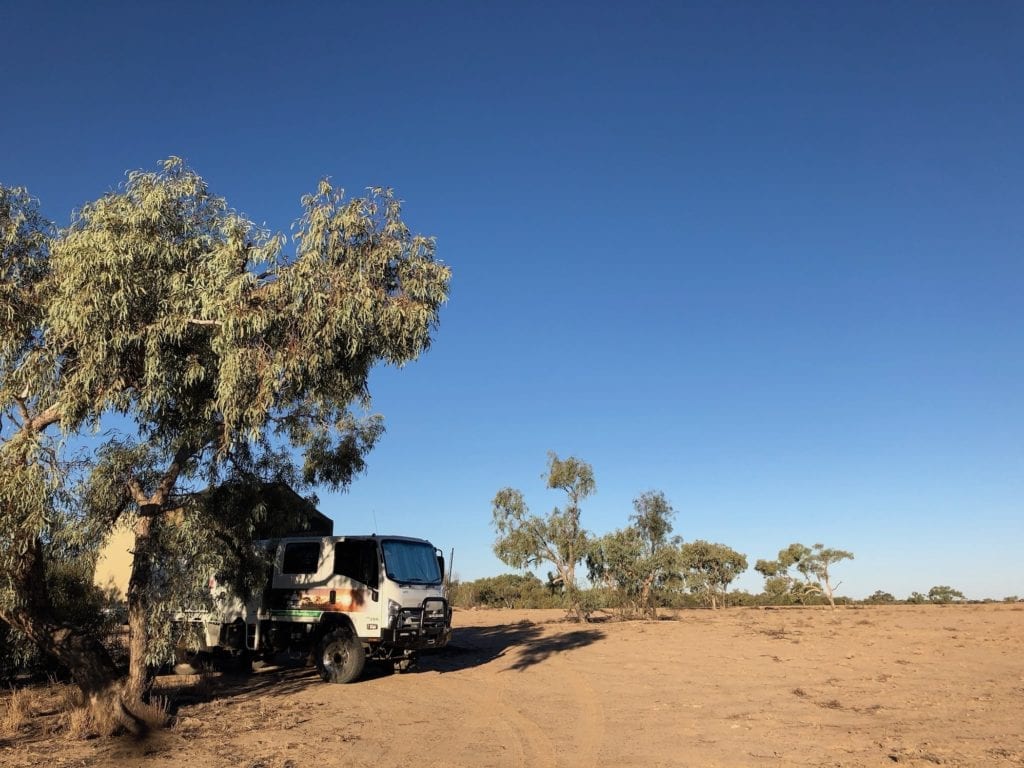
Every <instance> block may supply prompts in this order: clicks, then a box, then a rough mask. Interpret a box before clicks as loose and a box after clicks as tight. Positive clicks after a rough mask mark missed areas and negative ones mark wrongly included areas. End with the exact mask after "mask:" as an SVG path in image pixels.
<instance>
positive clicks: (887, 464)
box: [0, 2, 1024, 598]
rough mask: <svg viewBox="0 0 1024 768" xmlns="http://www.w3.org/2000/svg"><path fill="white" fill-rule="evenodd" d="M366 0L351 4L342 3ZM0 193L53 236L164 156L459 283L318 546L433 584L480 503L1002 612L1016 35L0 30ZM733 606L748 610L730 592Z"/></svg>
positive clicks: (485, 562) (318, 7)
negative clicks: (380, 231) (444, 268)
mask: <svg viewBox="0 0 1024 768" xmlns="http://www.w3.org/2000/svg"><path fill="white" fill-rule="evenodd" d="M371 6H372V7H371ZM0 28H2V29H3V30H4V35H3V37H4V53H3V56H2V59H0V62H2V63H0V67H2V70H0V73H2V78H0V93H2V95H3V104H4V105H5V116H4V118H3V119H2V120H0V181H2V182H3V183H5V184H9V185H23V186H27V187H28V188H29V189H30V191H31V192H32V193H33V194H34V195H35V196H37V197H39V198H40V199H41V201H42V204H43V208H44V210H45V211H46V212H47V213H48V214H49V215H50V216H51V218H54V219H56V220H57V221H58V222H60V223H66V222H67V220H68V215H69V212H70V211H71V209H72V208H74V207H75V206H77V205H79V204H81V203H82V202H84V201H86V200H89V199H93V198H95V197H97V196H99V195H101V194H102V193H104V192H105V191H108V190H110V189H112V188H114V187H116V186H117V185H118V184H119V183H120V182H121V181H122V180H123V173H124V171H126V170H128V169H135V168H153V167H155V165H156V163H157V161H158V160H160V159H162V158H164V157H167V156H169V155H179V156H182V157H184V158H186V160H187V161H188V162H189V164H190V165H192V167H194V168H195V169H196V170H197V171H199V172H200V173H201V174H203V175H204V177H205V178H206V179H207V181H208V182H209V183H210V185H211V187H212V188H213V190H214V191H215V192H217V193H219V194H222V195H224V196H225V197H226V198H227V199H228V200H229V202H230V203H231V204H232V205H233V206H234V207H235V208H237V209H238V210H240V211H242V212H244V213H246V214H247V215H249V216H250V217H252V218H254V219H255V220H257V221H260V222H266V223H267V224H268V225H269V226H270V227H272V228H274V229H279V230H287V228H288V226H289V225H290V223H291V222H292V221H293V220H294V219H295V218H297V217H298V216H299V213H300V211H299V205H298V200H299V197H300V196H301V195H302V194H304V193H306V192H309V191H311V190H313V189H314V187H315V184H316V181H317V180H318V179H319V178H320V177H321V176H325V175H329V176H331V177H332V179H333V180H334V182H335V183H336V184H338V185H341V186H344V187H346V188H348V189H350V190H352V191H360V190H361V189H362V188H364V187H366V186H368V185H374V184H383V185H389V186H392V187H394V188H395V189H396V191H397V193H398V195H399V196H400V197H401V198H402V199H404V200H405V201H406V208H405V212H406V215H407V218H408V220H409V222H410V224H411V225H412V227H413V228H414V229H415V230H417V231H420V232H423V233H426V234H433V235H436V236H437V239H438V254H439V256H440V258H442V259H443V260H444V261H445V262H446V263H448V264H450V265H451V266H452V269H453V270H454V280H453V284H452V296H451V301H450V303H449V304H448V305H447V306H446V307H445V309H444V311H443V314H442V322H441V328H440V331H439V333H438V334H437V337H436V343H435V345H434V347H433V348H432V349H431V350H430V352H429V353H428V354H427V355H426V356H425V357H424V358H423V359H421V360H420V361H418V362H416V363H415V364H412V365H410V366H408V367H407V368H405V369H403V370H401V371H392V370H381V371H378V372H377V373H375V375H374V377H373V380H372V382H371V389H372V391H373V394H374V399H375V401H374V408H375V410H378V411H379V412H381V413H383V414H384V415H385V417H386V420H387V428H388V432H387V434H386V436H385V438H384V440H383V441H382V443H381V445H380V447H379V448H378V450H376V451H375V452H374V453H373V454H372V455H371V457H370V469H369V472H368V474H367V475H365V476H364V477H362V478H360V479H359V480H358V481H357V482H356V483H355V484H354V485H353V487H352V488H351V490H350V491H349V492H348V493H347V494H343V495H337V494H330V493H322V494H321V497H322V502H323V503H322V507H323V509H324V510H325V511H326V512H328V513H329V514H331V515H332V516H333V517H334V518H335V519H336V521H337V529H338V531H339V532H355V533H359V532H366V531H368V530H370V529H373V528H377V529H378V530H379V531H380V532H398V533H404V534H410V535H423V536H427V537H429V538H431V539H432V540H433V541H434V542H435V543H436V544H438V545H439V546H441V547H443V548H444V549H445V550H448V549H450V548H452V547H454V548H455V551H456V552H455V570H456V571H457V572H458V573H459V574H460V575H461V576H462V577H463V578H474V577H478V576H484V575H491V574H494V573H497V572H501V571H504V570H507V569H506V568H504V566H502V565H501V564H500V563H499V562H498V561H497V560H496V558H495V557H494V556H493V555H492V554H491V551H490V545H491V542H492V539H493V532H492V530H491V527H490V500H491V498H492V497H493V495H494V493H495V492H496V491H497V490H498V489H499V488H501V487H502V486H505V485H512V486H515V487H519V488H521V489H522V490H523V491H524V493H525V494H526V497H527V500H528V502H529V503H530V504H531V507H532V508H533V509H534V510H536V511H546V510H547V509H549V508H550V507H552V506H554V505H555V504H559V503H561V500H560V499H559V498H558V497H557V496H556V495H555V494H553V493H551V492H547V491H545V490H544V488H543V483H542V480H541V474H542V472H543V470H544V466H545V454H546V452H547V451H548V450H555V451H557V452H558V453H560V454H561V455H563V456H565V455H570V454H572V455H576V456H579V457H581V458H583V459H585V460H587V461H589V462H591V463H592V464H593V466H594V470H595V473H596V477H597V484H598V492H597V494H596V495H595V496H594V497H593V498H592V499H590V500H589V501H588V502H587V503H586V505H585V507H584V524H585V525H586V526H587V527H588V528H589V529H590V530H592V531H594V532H597V533H603V532H606V531H609V530H611V529H613V528H615V527H619V526H622V525H624V524H625V523H626V521H627V517H628V515H629V514H630V512H631V511H632V507H631V501H632V499H633V498H634V497H636V496H637V495H639V494H640V493H641V492H643V491H646V490H649V489H660V490H663V491H664V492H665V493H666V495H667V496H668V498H669V499H670V500H671V502H672V503H673V505H674V506H675V507H676V509H677V510H678V511H679V516H678V519H677V523H676V532H677V533H679V534H680V535H682V536H683V537H684V538H686V539H690V540H692V539H695V538H708V539H711V540H714V541H721V542H724V543H727V544H729V545H730V546H733V547H735V548H737V549H739V550H740V551H743V552H745V553H747V555H748V558H749V559H750V562H751V565H752V564H753V562H754V561H755V560H756V559H758V558H762V557H772V556H774V554H775V553H776V552H777V551H778V550H779V549H780V548H782V547H785V546H786V545H788V544H789V543H790V542H792V541H802V542H804V543H807V544H811V543H814V542H817V541H821V542H823V543H825V544H826V545H829V546H836V547H841V548H845V549H850V550H852V551H854V552H855V553H856V560H855V561H853V562H850V563H846V564H843V565H841V566H839V567H838V568H837V576H838V578H839V579H840V580H841V581H842V582H843V586H842V587H841V592H843V593H846V594H851V595H854V596H864V595H867V594H870V593H871V592H873V591H874V590H876V589H885V590H888V591H890V592H893V593H895V594H896V595H897V596H900V597H904V596H906V595H907V594H908V593H909V592H910V591H911V590H919V591H927V590H928V588H929V587H931V586H933V585H935V584H951V585H952V586H954V587H957V588H959V589H961V590H963V591H964V592H965V593H966V594H967V595H968V596H969V597H997V598H999V597H1003V596H1004V595H1009V594H1021V595H1024V567H1022V566H1021V564H1020V555H1019V552H1020V550H1021V547H1022V545H1024V514H1022V512H1024V510H1022V503H1021V501H1022V499H1024V472H1022V470H1024V441H1022V436H1024V398H1022V395H1021V382H1022V380H1024V362H1022V361H1024V357H1022V352H1024V322H1022V319H1024V318H1022V313H1021V296H1022V290H1024V262H1022V259H1021V255H1022V245H1024V217H1022V216H1021V205H1022V202H1024V153H1022V151H1021V150H1022V138H1021V137H1022V136H1024V46H1022V45H1021V44H1020V43H1021V40H1022V39H1024V6H1022V5H1020V4H1019V3H1013V2H1005V3H1000V2H988V3H983V4H976V3H959V4H954V3H941V4H940V3H932V2H903V3H885V2H857V3H853V2H850V3H827V4H826V3H817V2H806V3H800V2H790V3H772V4H767V3H755V2H750V3H744V2H734V3H702V4H698V3H649V4H642V5H636V4H631V5H629V7H627V6H626V5H625V4H611V3H605V4H582V3H581V4H561V5H559V6H558V7H556V8H552V7H550V4H541V3H515V4H506V5H504V6H500V5H498V4H484V3H471V2H466V3H454V2H443V3H435V4H418V5H417V4H398V3H396V4H392V5H381V4H351V3H326V2H322V3H302V4H292V5H289V6H287V7H285V6H283V5H280V4H270V3H266V4H259V3H246V4H242V3H237V4H230V3H216V4H209V6H207V4H199V3H153V4H142V3H117V2H102V3H95V4H81V3H74V4H73V3H66V4H59V3H38V4H29V3H19V4H14V3H3V4H0ZM740 586H742V587H746V588H749V589H759V587H760V579H759V578H758V577H757V574H754V573H753V572H751V573H750V574H748V575H746V576H745V577H744V578H743V580H742V581H741V583H740Z"/></svg>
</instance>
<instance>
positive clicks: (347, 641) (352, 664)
mask: <svg viewBox="0 0 1024 768" xmlns="http://www.w3.org/2000/svg"><path fill="white" fill-rule="evenodd" d="M365 664H366V651H364V650H363V644H362V643H361V642H360V641H359V638H358V637H356V636H355V635H354V634H353V633H352V631H351V630H349V629H342V628H339V629H335V630H333V631H331V632H328V633H327V634H326V635H324V636H323V639H321V640H320V643H319V645H318V647H317V654H316V668H317V671H318V672H319V673H320V677H321V678H323V680H324V681H325V682H328V683H351V682H352V681H354V680H356V679H357V678H358V677H359V675H361V674H362V673H363V667H364V666H365Z"/></svg>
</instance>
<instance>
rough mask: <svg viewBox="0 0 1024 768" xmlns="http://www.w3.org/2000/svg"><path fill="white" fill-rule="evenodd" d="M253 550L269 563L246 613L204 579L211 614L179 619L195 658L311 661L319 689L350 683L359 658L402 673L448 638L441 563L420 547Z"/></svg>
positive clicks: (331, 544)
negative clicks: (196, 641) (195, 638)
mask: <svg viewBox="0 0 1024 768" xmlns="http://www.w3.org/2000/svg"><path fill="white" fill-rule="evenodd" d="M257 545H258V546H262V547H264V548H265V549H266V550H267V551H268V553H269V554H271V555H272V558H273V569H272V571H271V575H270V578H269V579H268V581H267V584H266V587H265V589H264V590H263V592H262V593H261V594H258V595H255V596H254V597H253V599H252V600H251V601H250V602H249V603H247V604H245V603H243V602H242V601H241V600H239V599H237V598H235V597H233V595H232V594H231V593H230V592H229V591H228V590H227V589H226V587H224V586H223V585H219V584H218V583H217V582H216V580H215V579H211V583H210V587H211V589H212V590H213V592H214V597H215V604H216V608H215V609H214V611H213V612H212V613H210V612H205V613H204V612H196V611H189V612H186V613H185V614H184V615H183V616H182V618H183V619H184V620H186V621H190V622H194V623H197V624H201V625H202V626H200V627H199V630H200V632H199V634H200V640H201V645H200V649H199V650H200V651H201V652H208V653H209V652H212V653H220V654H225V653H226V654H231V655H234V656H241V657H243V658H258V657H260V656H270V655H271V654H275V653H278V652H283V651H289V652H292V653H302V654H310V653H311V654H312V656H313V659H314V660H315V662H316V666H317V669H318V670H319V672H320V676H321V677H322V678H323V679H324V680H326V681H328V682H333V683H349V682H352V681H353V680H355V679H356V678H358V677H359V675H360V674H361V673H362V671H363V665H364V664H365V663H366V660H367V659H370V660H375V661H383V662H390V663H393V664H394V666H395V668H396V669H399V670H405V669H408V668H410V667H411V666H412V664H413V663H414V661H415V658H416V655H417V654H418V653H419V652H420V651H424V650H432V649H436V648H443V647H444V646H445V645H446V644H447V643H448V640H449V638H450V637H451V629H452V621H451V619H452V612H451V607H450V606H449V604H448V601H447V600H446V599H445V597H444V594H443V578H444V558H443V556H442V553H441V552H440V550H438V549H436V548H435V547H434V545H433V544H431V543H430V542H429V541H425V540H423V539H413V538H407V537H402V536H377V535H373V536H303V537H294V538H285V539H277V540H271V541H262V542H257Z"/></svg>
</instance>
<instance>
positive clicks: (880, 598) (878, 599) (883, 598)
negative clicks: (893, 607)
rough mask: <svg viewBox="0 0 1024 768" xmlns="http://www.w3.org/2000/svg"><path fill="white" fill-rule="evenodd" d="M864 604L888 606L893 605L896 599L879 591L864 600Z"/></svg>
mask: <svg viewBox="0 0 1024 768" xmlns="http://www.w3.org/2000/svg"><path fill="white" fill-rule="evenodd" d="M864 602H865V603H871V604H873V605H889V604H891V603H895V602H896V598H895V597H894V596H893V595H892V594H891V593H889V592H883V591H882V590H880V589H879V590H877V591H876V592H874V593H872V594H871V595H869V596H868V597H867V598H865V599H864Z"/></svg>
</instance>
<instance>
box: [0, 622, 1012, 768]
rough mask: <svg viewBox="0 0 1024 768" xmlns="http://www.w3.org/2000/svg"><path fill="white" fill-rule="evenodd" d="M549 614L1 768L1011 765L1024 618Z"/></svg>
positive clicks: (259, 684) (33, 744) (188, 706)
mask: <svg viewBox="0 0 1024 768" xmlns="http://www.w3.org/2000/svg"><path fill="white" fill-rule="evenodd" d="M560 616H561V612H559V611H486V610H484V611H458V612H456V619H455V620H456V627H457V629H456V634H455V640H454V642H453V647H451V648H450V649H448V650H447V651H445V652H444V653H443V654H440V655H437V656H433V657H427V658H425V659H424V660H423V662H422V664H421V666H420V669H419V671H417V672H415V673H410V674H403V675H397V674H395V675H393V674H384V673H382V672H381V673H377V672H374V671H372V670H371V672H370V674H369V675H368V676H367V677H366V679H364V680H362V681H360V682H358V683H356V684H353V685H342V686H339V685H327V684H324V683H321V682H320V681H319V679H318V678H317V677H316V676H315V674H314V673H313V672H312V671H311V670H308V669H302V668H289V669H268V670H264V671H262V672H260V673H257V674H254V675H252V676H250V677H247V678H236V679H231V678H221V677H216V678H212V679H210V678H207V679H206V681H205V682H204V683H203V685H201V686H200V688H199V689H198V690H197V691H193V692H191V693H190V691H189V688H188V685H189V682H190V679H189V678H177V679H173V678H166V679H162V680H161V685H162V686H163V687H164V688H165V689H170V688H171V687H172V686H177V693H176V694H175V695H176V696H178V697H179V699H181V700H182V701H183V702H184V703H182V705H181V707H180V709H179V711H178V723H177V724H176V725H175V726H174V727H173V728H171V729H170V730H168V731H165V732H161V733H157V734H155V735H153V736H150V737H149V738H147V739H145V740H142V741H133V740H131V739H128V738H120V739H94V740H89V741H81V740H72V739H69V738H68V737H67V736H66V735H64V734H61V733H57V734H48V733H47V731H48V730H57V728H58V726H57V721H58V719H59V718H58V716H57V715H55V714H53V713H51V714H50V715H46V714H45V713H43V714H40V715H37V716H36V717H35V718H34V719H33V720H32V722H30V723H29V724H28V725H27V726H25V727H24V728H23V729H22V731H21V732H20V734H19V735H18V736H17V737H11V736H10V735H7V736H4V737H0V764H3V765H5V766H6V765H10V766H39V765H49V766H55V767H56V766H71V765H75V766H81V765H84V766H115V765H116V766H139V765H145V766H168V767H169V766H178V765H183V764H188V765H192V766H225V767H226V766H248V767H249V768H257V767H260V768H286V767H287V768H305V767H306V766H342V765H344V766H373V767H374V768H381V766H384V767H387V766H398V765H419V766H551V767H554V766H743V765H765V766H788V765H812V766H861V765H864V766H875V765H894V764H900V765H911V766H916V765H920V766H931V765H953V766H963V765H972V766H983V765H984V766H1003V765H1005V766H1014V765H1024V609H1022V607H1021V606H1016V605H988V606H948V607H940V606H930V605H929V606H920V607H918V606H893V607H868V608H856V609H855V608H846V609H843V608H840V609H838V610H836V611H835V612H834V613H833V612H830V611H828V610H822V609H778V610H756V609H730V610H726V611H718V612H711V611H685V612H680V613H679V614H678V616H677V617H676V618H674V619H671V620H663V621H657V622H654V621H651V622H622V623H619V622H610V621H609V622H598V623H594V624H590V625H582V626H581V625H574V624H566V623H562V622H561V621H559V618H560ZM191 680H194V678H192V679H191ZM204 688H205V690H204ZM190 699H191V700H190ZM4 703H5V701H4V700H0V707H3V705H4Z"/></svg>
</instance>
